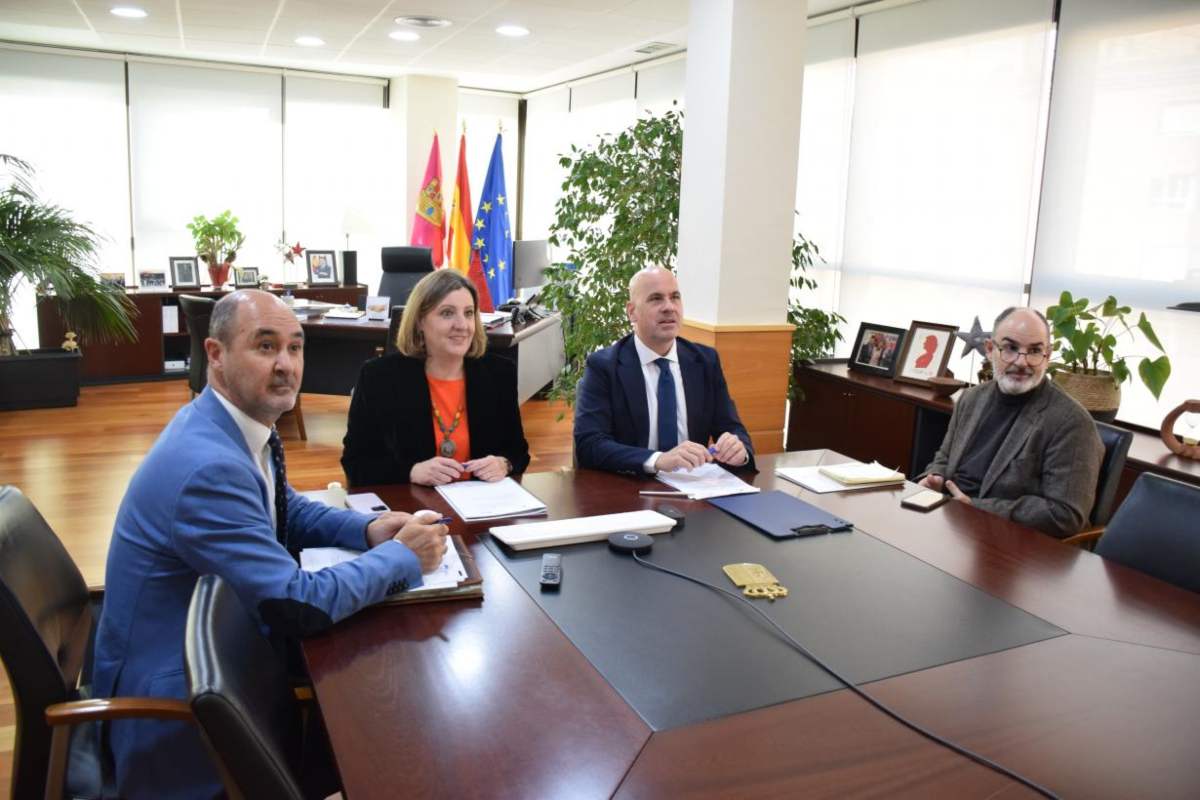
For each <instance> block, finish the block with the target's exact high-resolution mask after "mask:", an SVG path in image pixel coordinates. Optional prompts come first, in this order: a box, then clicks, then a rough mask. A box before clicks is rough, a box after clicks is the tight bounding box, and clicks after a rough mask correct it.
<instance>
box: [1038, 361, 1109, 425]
mask: <svg viewBox="0 0 1200 800" xmlns="http://www.w3.org/2000/svg"><path fill="white" fill-rule="evenodd" d="M1054 382H1055V383H1057V384H1058V386H1059V388H1061V389H1062V390H1063V391H1064V392H1066V393H1067V394H1069V395H1071V397H1074V398H1075V399H1076V400H1078V401H1079V405H1081V406H1083V407H1084V408H1085V409H1087V412H1088V413H1089V414H1091V415H1092V417H1094V418H1095V419H1098V420H1100V421H1101V422H1112V421H1113V420H1114V419H1116V418H1117V409H1119V408H1120V407H1121V386H1120V384H1118V383H1117V382H1116V381H1115V380H1113V376H1112V373H1111V372H1104V371H1103V370H1101V371H1099V372H1097V373H1096V374H1095V375H1091V374H1088V373H1085V372H1072V371H1071V370H1069V369H1060V370H1057V371H1055V373H1054Z"/></svg>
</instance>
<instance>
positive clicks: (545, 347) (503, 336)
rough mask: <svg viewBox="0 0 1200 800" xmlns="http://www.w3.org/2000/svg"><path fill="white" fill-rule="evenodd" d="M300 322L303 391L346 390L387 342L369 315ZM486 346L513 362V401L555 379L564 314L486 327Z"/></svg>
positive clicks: (382, 328) (560, 359)
mask: <svg viewBox="0 0 1200 800" xmlns="http://www.w3.org/2000/svg"><path fill="white" fill-rule="evenodd" d="M301 327H303V328H304V336H305V343H304V362H305V366H304V384H303V385H302V387H301V391H303V392H315V393H316V394H341V395H348V394H350V390H351V389H353V388H354V384H355V382H356V381H357V380H358V371H359V369H361V367H362V365H363V362H365V361H367V360H369V359H372V358H374V357H375V355H376V352H377V351H382V350H383V348H384V346H385V345H386V344H387V333H388V323H387V322H386V321H381V322H376V321H371V320H367V319H358V320H344V319H325V318H324V317H321V318H318V319H312V320H302V321H301ZM487 336H488V349H489V350H490V351H491V352H493V353H496V354H498V355H501V356H503V357H505V358H509V359H511V360H513V361H514V362H516V365H517V401H518V402H520V403H524V402H525V401H526V400H528V399H529V398H530V397H533V395H535V394H537V392H538V391H539V390H541V388H542V387H543V386H545V385H546V384H547V383H549V382H550V381H552V380H553V379H554V376H555V375H557V374H558V371H559V370H561V369H562V366H563V363H564V361H565V355H564V352H563V337H562V317H561V316H560V315H558V314H551V315H549V316H548V317H546V318H545V319H540V320H534V321H532V322H526V323H521V324H519V325H513V324H512V323H505V324H504V325H499V326H497V327H495V328H491V329H489V330H488V332H487Z"/></svg>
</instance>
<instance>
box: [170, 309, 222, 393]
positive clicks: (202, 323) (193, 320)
mask: <svg viewBox="0 0 1200 800" xmlns="http://www.w3.org/2000/svg"><path fill="white" fill-rule="evenodd" d="M216 304H217V301H216V300H213V299H212V298H211V297H197V296H196V295H191V294H181V295H179V309H180V310H181V311H182V312H183V316H184V318H185V319H186V320H187V327H188V334H190V336H191V340H192V344H191V348H190V350H189V353H190V357H189V360H188V388H190V389H191V390H192V395H193V396H194V395H198V394H200V393H201V392H203V391H204V387H205V386H207V385H208V354H207V353H205V352H204V340H205V339H206V338H208V321H209V320H210V319H211V318H212V312H213V306H215V305H216Z"/></svg>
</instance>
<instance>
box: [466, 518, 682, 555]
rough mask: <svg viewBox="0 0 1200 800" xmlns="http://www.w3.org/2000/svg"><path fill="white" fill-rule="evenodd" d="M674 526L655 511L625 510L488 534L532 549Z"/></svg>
mask: <svg viewBox="0 0 1200 800" xmlns="http://www.w3.org/2000/svg"><path fill="white" fill-rule="evenodd" d="M673 527H675V520H673V519H671V518H670V517H668V516H665V515H663V514H659V513H658V512H657V511H626V512H624V513H621V514H601V515H599V516H596V517H575V518H573V519H556V520H550V521H549V522H525V523H518V524H516V525H502V526H497V527H494V528H492V529H491V531H490V532H491V534H492V535H493V536H495V537H496V538H497V539H499V540H500V541H502V542H504V543H505V544H506V545H508V546H509V547H511V548H512V549H513V550H531V549H533V548H535V547H551V546H558V545H568V544H581V543H583V542H599V541H602V540H604V539H607V538H608V535H609V534H610V533H618V532H625V531H634V532H637V533H666V532H667V531H669V530H671V528H673Z"/></svg>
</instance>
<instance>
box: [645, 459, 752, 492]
mask: <svg viewBox="0 0 1200 800" xmlns="http://www.w3.org/2000/svg"><path fill="white" fill-rule="evenodd" d="M656 477H657V478H658V479H659V480H660V481H662V482H663V483H665V484H667V485H669V486H673V487H674V488H676V489H678V490H679V491H681V492H686V493H687V496H688V497H689V498H691V499H692V500H707V499H708V498H710V497H725V496H726V495H731V494H750V493H751V492H757V491H758V487H756V486H751V485H750V484H748V483H746V482H745V481H743V480H742V479H741V478H739V477H737V476H736V475H734V474H733V473H731V472H728V471H726V470H725V469H722V468H721V467H720V466H718V465H717V464H701V465H700V466H698V467H696V468H695V469H693V470H684V469H677V470H675V471H674V472H660V473H658V475H657V476H656Z"/></svg>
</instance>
